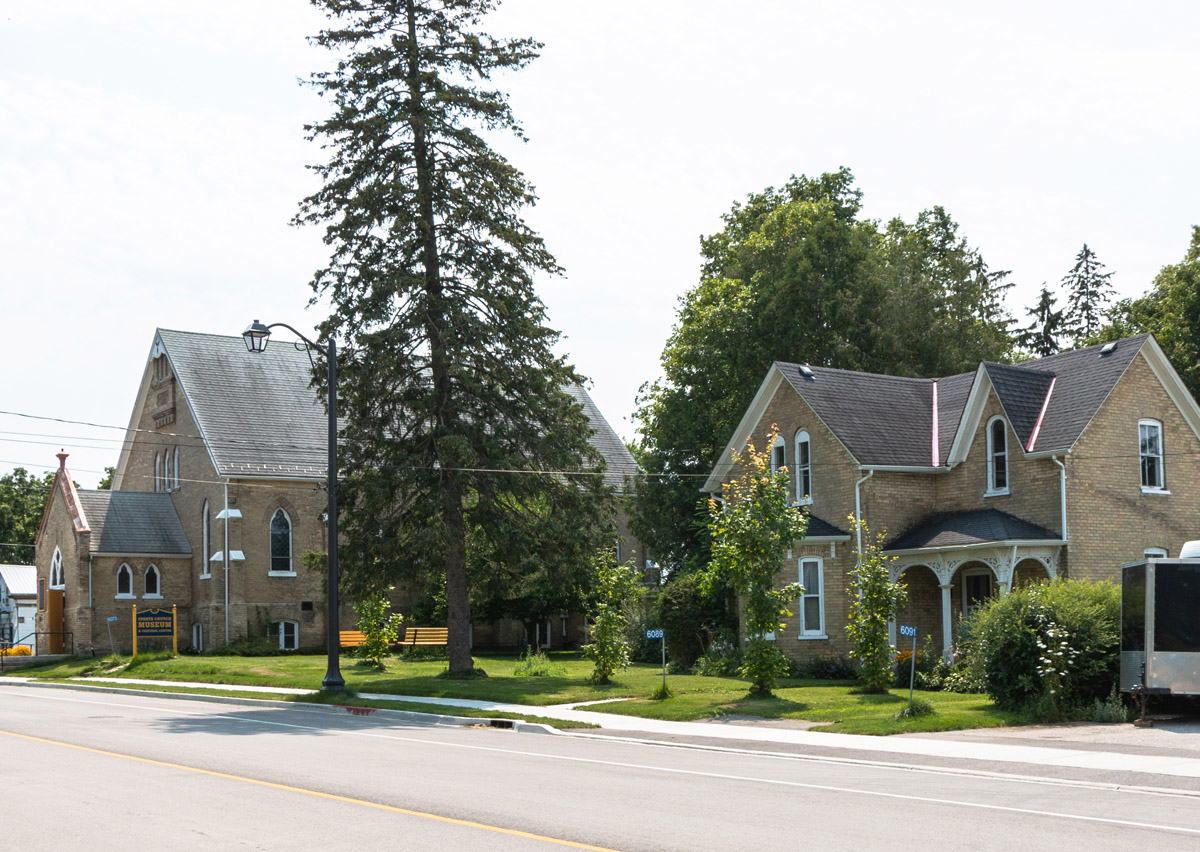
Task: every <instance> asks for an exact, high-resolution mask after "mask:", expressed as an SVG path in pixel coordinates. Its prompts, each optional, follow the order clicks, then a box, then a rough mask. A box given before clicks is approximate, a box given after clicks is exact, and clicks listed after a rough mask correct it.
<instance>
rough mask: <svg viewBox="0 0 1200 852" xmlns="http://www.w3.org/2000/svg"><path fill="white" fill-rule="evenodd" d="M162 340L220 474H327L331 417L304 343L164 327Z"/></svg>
mask: <svg viewBox="0 0 1200 852" xmlns="http://www.w3.org/2000/svg"><path fill="white" fill-rule="evenodd" d="M158 340H160V341H162V344H163V348H164V349H165V350H166V353H167V358H168V360H169V361H170V363H171V370H172V371H173V372H174V373H175V378H176V381H178V382H179V387H180V388H181V390H182V392H183V395H184V398H185V399H186V400H187V402H188V405H189V407H190V408H191V410H192V414H193V416H194V417H195V419H196V423H197V424H198V426H199V429H200V433H201V435H202V436H203V438H204V440H205V443H206V444H207V446H208V450H209V453H211V455H212V458H213V461H214V463H215V465H216V467H217V471H218V472H219V474H220V475H221V476H234V477H237V476H262V477H279V478H282V479H296V478H298V479H306V480H318V479H322V478H324V476H325V469H326V462H327V452H328V449H327V448H328V430H329V425H328V418H327V417H326V414H325V409H324V406H323V405H322V403H321V400H320V397H319V396H318V394H317V393H316V392H315V391H313V389H312V388H311V386H310V384H311V381H312V365H311V362H310V361H309V356H308V353H307V352H306V351H305V350H303V349H297V348H296V347H295V346H292V345H291V344H290V343H289V342H287V341H277V342H276V343H275V345H273V346H268V347H267V349H266V351H265V352H260V353H250V352H247V351H246V345H245V343H243V341H242V338H240V337H229V336H226V335H219V334H199V333H196V332H187V331H171V330H167V329H159V330H158Z"/></svg>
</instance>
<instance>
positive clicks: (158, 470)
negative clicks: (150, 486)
mask: <svg viewBox="0 0 1200 852" xmlns="http://www.w3.org/2000/svg"><path fill="white" fill-rule="evenodd" d="M154 490H155V491H162V490H163V458H162V453H155V454H154Z"/></svg>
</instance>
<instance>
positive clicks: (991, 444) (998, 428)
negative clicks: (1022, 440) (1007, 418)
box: [987, 416, 1009, 495]
mask: <svg viewBox="0 0 1200 852" xmlns="http://www.w3.org/2000/svg"><path fill="white" fill-rule="evenodd" d="M987 477H988V481H987V493H988V494H989V495H992V494H1008V493H1009V491H1008V424H1007V423H1005V422H1004V418H1003V417H998V416H997V417H993V418H992V419H991V420H989V421H988V425H987Z"/></svg>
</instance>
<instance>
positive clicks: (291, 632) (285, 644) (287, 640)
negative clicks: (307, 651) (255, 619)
mask: <svg viewBox="0 0 1200 852" xmlns="http://www.w3.org/2000/svg"><path fill="white" fill-rule="evenodd" d="M271 638H272V639H275V640H277V641H278V642H279V650H281V651H295V650H296V649H297V648H299V647H300V625H298V624H297V623H296V622H294V621H276V622H273V623H272V624H271Z"/></svg>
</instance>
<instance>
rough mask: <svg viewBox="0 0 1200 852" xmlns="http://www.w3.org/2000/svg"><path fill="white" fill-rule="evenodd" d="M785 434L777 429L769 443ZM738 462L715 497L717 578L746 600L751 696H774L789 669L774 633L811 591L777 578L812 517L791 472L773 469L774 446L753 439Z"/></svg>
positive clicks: (711, 511) (714, 573)
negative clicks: (795, 492)
mask: <svg viewBox="0 0 1200 852" xmlns="http://www.w3.org/2000/svg"><path fill="white" fill-rule="evenodd" d="M777 434H778V430H775V429H772V431H771V434H770V436H769V437H768V438H767V446H768V447H770V446H771V445H772V444H773V443H774V441H775V436H776V435H777ZM732 461H733V465H734V467H735V468H737V469H740V471H741V472H740V473H739V474H738V475H737V476H736V477H734V478H733V479H731V480H730V481H728V482H726V483H724V485H723V486H722V496H723V500H721V501H718V500H716V499H713V500H710V501H709V515H710V517H711V520H710V522H709V528H710V531H711V533H712V542H713V549H712V551H713V560H712V566H711V568H710V571H711V580H716V579H725V580H727V581H728V582H729V583H730V584H731V585H732V586H733V588H734V589H735V590H736V591H737V593H738V595H739V597H740V598H741V604H742V607H743V608H744V617H743V623H744V625H745V634H746V652H745V657H744V660H743V664H742V676H743V677H745V678H747V679H748V680H749V681H750V682H751V687H750V692H751V694H753V695H770V694H771V691H772V690H773V689H774V688H775V681H776V679H777V678H778V677H780V676H781V675H782V674H784V673H785V672H786V671H787V658H786V657H784V655H783V652H782V651H780V650H779V646H778V645H777V644H776V643H775V642H773V641H771V639H772V638H773V636H771V635H772V634H774V633H775V632H776V631H781V630H783V628H784V624H783V619H784V618H785V617H787V616H790V615H791V612H789V611H788V608H787V607H788V604H789V603H790V602H791V601H793V600H795V599H796V598H797V597H798V596H799V595H800V594H801V592H802V591H803V589H802V588H801V586H800V584H799V583H790V584H788V585H786V586H783V587H782V588H780V589H776V588H775V580H776V577H777V576H778V575H779V569H780V568H781V567H783V559H784V554H785V553H786V552H787V550H788V548H789V547H791V546H792V544H793V543H794V542H797V541H799V540H801V539H802V538H804V533H805V532H806V530H807V529H808V517H807V516H806V515H805V514H804V512H803V510H801V509H800V507H798V506H795V505H793V504H792V502H791V496H790V492H789V487H788V476H787V469H786V468H781V469H779V470H778V471H776V472H774V473H772V472H771V462H770V451H769V450H764V451H761V452H760V451H759V450H757V449H755V447H754V444H753V443H751V444H750V445H749V446H748V447H747V448H746V451H745V453H739V452H737V451H734V453H733V458H732ZM769 637H770V638H769Z"/></svg>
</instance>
